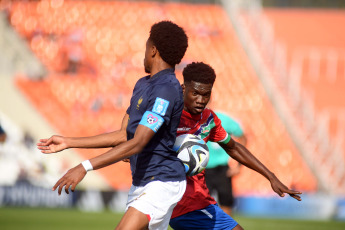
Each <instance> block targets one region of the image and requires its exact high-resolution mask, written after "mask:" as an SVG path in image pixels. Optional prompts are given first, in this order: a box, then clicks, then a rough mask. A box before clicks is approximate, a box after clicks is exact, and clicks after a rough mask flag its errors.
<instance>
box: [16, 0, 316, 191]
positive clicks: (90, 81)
mask: <svg viewBox="0 0 345 230" xmlns="http://www.w3.org/2000/svg"><path fill="white" fill-rule="evenodd" d="M190 12H193V14H191V13H190ZM67 15H68V16H67ZM28 19H30V20H28ZM162 19H171V20H173V21H175V22H176V23H177V24H180V25H181V26H182V27H184V28H185V29H186V32H187V33H188V36H189V43H190V45H189V48H188V50H187V53H186V56H185V58H184V60H183V63H182V65H183V64H185V63H189V62H191V61H204V62H206V63H209V64H210V65H211V66H213V67H214V69H215V71H216V73H217V81H216V83H215V86H214V92H213V98H212V102H211V104H210V106H211V107H212V108H213V109H215V110H221V111H224V112H228V113H229V114H232V115H233V116H234V117H236V118H239V119H240V121H241V123H242V124H243V125H244V128H245V131H246V133H248V136H249V145H248V148H249V149H250V150H251V151H252V152H253V153H254V154H255V155H256V156H257V157H258V158H259V159H260V160H261V161H262V162H263V163H264V164H266V165H267V166H268V167H269V168H270V169H272V171H273V172H275V173H276V174H277V175H278V176H279V177H280V178H281V179H282V180H283V182H285V183H287V185H288V186H293V187H295V188H298V189H300V190H303V191H315V190H316V188H317V183H316V180H315V178H314V176H313V174H312V173H311V172H310V170H309V168H308V167H307V166H306V164H305V163H304V161H303V159H302V158H301V157H300V155H299V152H298V150H297V149H296V147H295V146H294V144H293V142H292V141H291V138H290V137H289V135H288V134H287V132H286V130H285V128H284V126H283V124H282V122H281V121H280V119H279V117H278V116H277V114H276V113H275V111H274V109H273V107H272V105H271V104H270V101H269V99H268V97H267V95H266V94H265V92H264V90H263V88H262V86H261V85H260V83H259V81H258V79H257V76H256V75H255V73H254V71H253V69H252V66H251V65H250V63H249V61H248V58H247V56H246V54H245V52H244V51H243V49H242V47H241V45H240V42H239V41H238V40H237V37H236V34H235V31H234V29H233V28H232V25H231V22H230V21H229V19H228V17H227V15H226V13H225V11H224V10H223V9H222V8H221V7H219V6H216V5H199V4H198V5H192V4H176V3H164V4H163V3H155V2H116V1H111V2H110V1H109V2H107V1H99V2H97V1H86V2H78V1H64V2H63V4H60V5H52V4H50V3H49V2H45V1H41V2H25V3H24V2H19V1H18V2H13V3H12V8H11V23H12V25H13V27H14V28H15V29H16V30H17V32H18V33H19V34H21V35H22V36H23V37H24V38H25V39H26V40H27V42H28V44H29V45H30V47H31V49H32V51H33V52H34V54H35V55H37V57H38V58H39V59H40V60H41V61H42V63H44V64H45V65H46V67H47V68H48V70H49V74H48V76H46V77H45V78H44V79H43V80H41V81H32V80H30V79H28V78H25V77H18V78H17V80H16V83H17V86H18V88H19V89H20V90H21V91H23V93H24V94H25V95H26V96H27V97H28V98H29V99H30V101H31V103H32V104H33V105H34V106H35V107H36V108H37V109H38V110H39V111H40V112H41V113H42V114H43V115H44V117H45V118H46V119H47V120H48V121H49V122H50V123H51V124H52V125H53V126H54V127H55V128H56V130H58V131H59V132H60V133H61V134H62V135H69V136H71V135H77V136H85V135H94V134H98V133H101V132H107V131H111V130H116V129H118V128H119V125H120V123H121V119H122V117H123V115H124V113H125V110H126V108H127V106H128V103H129V99H130V96H131V92H132V88H133V86H134V84H135V82H136V80H137V79H138V77H140V76H143V75H144V72H143V67H142V60H143V56H144V50H145V42H146V39H147V37H148V34H149V29H150V26H151V25H152V24H153V23H155V22H156V21H159V20H162ZM68 42H70V43H71V44H66V43H68ZM68 45H70V46H72V47H73V45H75V46H76V47H77V49H79V52H80V53H81V54H80V56H81V57H79V58H80V59H79V60H78V61H79V62H80V63H79V65H80V66H79V68H77V70H76V71H74V72H69V71H68V68H69V67H68V66H69V65H71V63H70V62H71V60H68V58H69V56H68V55H72V56H73V54H69V53H68V52H70V50H69V49H68V47H69V46H68ZM66 46H67V47H66ZM72 61H73V60H72ZM177 75H178V76H179V79H181V78H180V76H181V68H179V67H178V68H177ZM103 151H104V150H103ZM89 152H90V151H89V150H88V153H89ZM79 153H80V154H81V156H83V157H85V158H86V157H90V155H87V154H86V153H85V151H80V152H79ZM92 153H93V154H97V153H99V151H96V150H95V151H93V152H92ZM100 172H101V174H102V175H104V177H105V178H106V180H107V181H108V183H109V184H110V185H111V186H112V187H113V188H115V189H124V188H125V189H128V188H129V185H130V182H131V181H130V180H131V178H130V171H129V168H128V165H126V164H124V163H120V164H116V165H114V166H111V167H107V168H105V169H102V170H100ZM234 184H235V185H234V187H235V193H236V194H238V195H239V194H241V195H245V194H253V193H255V194H262V195H265V194H271V193H272V190H271V187H270V185H269V184H268V182H267V181H266V179H264V178H263V177H262V176H260V175H258V174H256V173H254V172H252V171H251V170H249V169H243V170H242V172H241V174H240V176H238V177H236V179H235V182H234Z"/></svg>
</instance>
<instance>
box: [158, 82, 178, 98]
mask: <svg viewBox="0 0 345 230" xmlns="http://www.w3.org/2000/svg"><path fill="white" fill-rule="evenodd" d="M152 92H153V93H158V94H163V95H164V94H172V95H179V94H181V95H182V88H181V85H180V84H179V83H178V81H177V82H174V81H165V82H161V83H159V84H155V85H153V86H152Z"/></svg>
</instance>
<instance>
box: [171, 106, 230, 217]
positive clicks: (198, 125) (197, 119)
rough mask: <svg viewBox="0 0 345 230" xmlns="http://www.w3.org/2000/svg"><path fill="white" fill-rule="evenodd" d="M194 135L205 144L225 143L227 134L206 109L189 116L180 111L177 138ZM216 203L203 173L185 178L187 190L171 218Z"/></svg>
mask: <svg viewBox="0 0 345 230" xmlns="http://www.w3.org/2000/svg"><path fill="white" fill-rule="evenodd" d="M187 133H188V134H194V135H196V136H199V137H200V138H202V139H203V140H204V141H205V142H207V141H208V140H210V141H213V142H221V143H227V142H229V140H230V136H229V134H228V133H227V132H226V131H225V130H224V128H223V127H222V125H221V121H220V119H219V118H218V117H217V115H216V114H215V113H214V112H213V111H212V110H210V109H208V108H206V109H205V110H204V111H203V112H202V113H201V114H200V115H191V114H190V113H188V112H186V111H184V110H183V111H182V116H181V119H180V124H179V126H178V128H177V136H179V135H182V134H187ZM215 203H216V201H215V200H214V199H213V197H211V195H210V192H209V190H208V188H207V186H206V182H205V171H203V172H201V173H199V174H198V175H195V176H192V177H189V176H187V189H186V192H185V193H184V195H183V197H182V199H181V201H180V202H178V203H177V205H176V207H175V208H174V211H173V214H172V216H171V218H174V217H178V216H181V215H183V214H186V213H188V212H191V211H195V210H198V209H203V208H205V207H207V206H209V205H210V204H215Z"/></svg>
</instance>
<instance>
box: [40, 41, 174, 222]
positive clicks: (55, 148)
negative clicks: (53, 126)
mask: <svg viewBox="0 0 345 230" xmlns="http://www.w3.org/2000/svg"><path fill="white" fill-rule="evenodd" d="M173 67H174V66H171V65H169V64H168V63H166V62H165V61H164V60H163V59H162V58H161V56H160V54H159V51H158V49H157V48H156V46H155V45H154V44H153V42H152V41H150V40H149V39H148V40H147V42H146V51H145V58H144V68H145V72H147V73H149V74H150V76H153V75H155V74H156V73H158V72H160V71H162V70H164V69H168V68H173ZM128 118H129V116H128V114H126V115H125V116H124V118H123V121H122V126H121V129H120V130H118V131H115V132H111V133H107V134H101V135H97V136H93V137H84V138H68V137H61V136H56V135H54V136H52V137H51V138H49V139H41V140H40V142H39V143H38V144H37V146H38V148H39V149H40V150H41V152H42V153H54V152H59V151H61V150H64V149H67V148H73V147H74V148H103V147H114V146H115V147H114V148H112V149H110V150H109V151H107V152H105V153H103V154H101V155H99V156H97V157H94V158H92V159H89V160H90V163H91V165H92V166H93V169H100V168H103V167H106V166H109V165H111V164H114V163H116V162H119V161H121V160H124V159H127V158H129V157H130V156H132V155H135V154H138V153H140V152H141V151H142V150H143V149H144V147H145V146H146V145H147V144H148V143H149V141H150V140H151V139H152V137H153V136H154V134H155V132H153V131H152V130H151V129H150V128H148V127H146V126H144V125H138V127H137V129H136V131H135V134H134V137H133V139H131V140H128V141H127V138H126V127H127V123H128ZM86 173H87V172H86V170H85V169H84V167H83V166H82V164H79V165H77V166H76V167H74V168H72V169H70V170H68V172H67V173H66V174H65V175H64V176H63V177H62V178H61V179H60V180H59V181H58V182H56V184H55V185H54V187H53V191H55V190H56V189H58V193H59V195H60V194H61V192H62V189H63V187H65V192H66V193H67V194H69V190H68V189H69V188H70V187H71V191H72V192H73V191H74V190H75V187H76V186H77V185H78V184H79V182H80V181H81V180H82V179H83V178H84V177H85V175H86ZM148 225H149V220H148V218H147V216H146V214H144V213H142V212H140V211H138V210H137V209H135V208H133V207H129V208H128V210H127V211H126V213H125V214H124V215H123V217H122V219H121V221H120V223H119V224H118V225H117V227H116V229H148Z"/></svg>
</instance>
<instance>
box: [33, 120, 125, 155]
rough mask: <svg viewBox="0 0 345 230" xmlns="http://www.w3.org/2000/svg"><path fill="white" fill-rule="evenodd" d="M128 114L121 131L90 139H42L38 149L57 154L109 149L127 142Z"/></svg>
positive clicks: (58, 137)
mask: <svg viewBox="0 0 345 230" xmlns="http://www.w3.org/2000/svg"><path fill="white" fill-rule="evenodd" d="M127 123H128V114H126V115H125V116H124V118H123V121H122V125H121V129H120V130H117V131H114V132H111V133H104V134H100V135H96V136H90V137H63V136H58V135H54V136H52V137H50V138H48V139H40V140H39V142H38V143H37V148H38V149H39V150H41V152H42V153H45V154H49V153H56V152H60V151H62V150H65V149H68V148H109V147H115V146H117V145H119V144H121V143H123V142H125V141H126V140H127V134H126V127H127Z"/></svg>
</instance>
